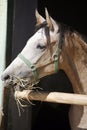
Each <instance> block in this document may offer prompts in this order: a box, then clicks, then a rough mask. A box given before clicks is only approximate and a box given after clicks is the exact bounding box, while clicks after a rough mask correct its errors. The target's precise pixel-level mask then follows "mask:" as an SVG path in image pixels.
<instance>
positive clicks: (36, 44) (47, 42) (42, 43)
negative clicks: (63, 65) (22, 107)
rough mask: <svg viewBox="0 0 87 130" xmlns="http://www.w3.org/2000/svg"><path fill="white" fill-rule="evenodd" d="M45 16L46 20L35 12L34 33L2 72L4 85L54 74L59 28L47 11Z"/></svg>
mask: <svg viewBox="0 0 87 130" xmlns="http://www.w3.org/2000/svg"><path fill="white" fill-rule="evenodd" d="M45 14H46V19H45V18H43V17H42V16H41V15H40V14H39V13H38V11H37V10H36V11H35V15H36V21H37V22H36V32H35V33H34V35H33V36H32V37H30V38H29V40H28V41H27V44H26V45H25V47H24V48H23V50H22V51H21V53H20V54H19V55H18V56H17V57H16V58H15V59H14V60H13V62H12V63H11V64H10V65H9V66H8V67H7V68H6V69H5V71H4V72H3V74H2V76H1V77H2V80H3V81H5V83H6V85H10V84H11V85H12V83H13V81H15V79H25V80H27V82H30V81H31V80H37V79H40V78H41V77H44V76H46V75H49V74H52V73H54V71H55V68H57V65H56V64H57V60H58V57H57V56H58V53H59V52H58V42H59V37H60V33H59V26H58V24H57V23H56V21H55V20H53V18H51V17H50V16H49V14H48V11H47V9H45ZM54 61H55V64H54Z"/></svg>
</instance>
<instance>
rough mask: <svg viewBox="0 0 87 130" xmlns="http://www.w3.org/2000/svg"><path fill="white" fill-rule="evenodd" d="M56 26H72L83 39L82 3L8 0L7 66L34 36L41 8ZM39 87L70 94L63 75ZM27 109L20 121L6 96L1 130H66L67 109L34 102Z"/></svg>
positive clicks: (85, 18)
mask: <svg viewBox="0 0 87 130" xmlns="http://www.w3.org/2000/svg"><path fill="white" fill-rule="evenodd" d="M45 7H47V9H48V11H49V14H50V15H51V16H52V18H54V19H55V20H56V21H58V22H62V23H65V24H67V25H69V26H72V27H73V28H74V29H75V30H77V31H79V32H80V33H82V34H85V35H87V15H86V13H87V8H86V7H87V4H86V0H84V1H79V2H78V1H77V3H76V1H74V0H73V1H65V0H58V1H54V0H8V29H7V58H6V59H7V65H9V64H10V62H11V61H12V60H13V59H14V58H15V57H16V56H17V54H18V53H19V52H20V51H21V50H22V48H23V47H24V46H25V44H26V42H27V40H28V39H29V37H30V36H32V35H33V33H34V28H35V14H34V11H35V9H36V8H38V11H39V13H40V14H41V15H42V16H44V17H45V15H44V8H45ZM40 87H42V88H43V89H44V91H47V90H50V91H63V92H67V93H68V92H73V90H72V85H71V83H70V81H69V79H68V78H67V76H66V75H65V73H64V72H62V71H59V72H58V73H57V74H54V75H52V76H49V77H48V76H47V77H45V78H43V79H41V82H40ZM35 104H36V105H34V106H31V105H29V106H28V108H26V109H25V111H24V112H22V111H21V117H19V115H18V109H17V105H16V103H15V100H14V99H13V97H12V96H11V94H10V96H9V102H8V103H7V109H6V111H5V115H6V116H5V122H4V124H5V130H37V129H38V130H44V129H45V130H51V129H52V130H53V129H54V130H58V129H59V130H70V126H69V119H68V112H69V107H70V105H65V104H54V103H41V102H35Z"/></svg>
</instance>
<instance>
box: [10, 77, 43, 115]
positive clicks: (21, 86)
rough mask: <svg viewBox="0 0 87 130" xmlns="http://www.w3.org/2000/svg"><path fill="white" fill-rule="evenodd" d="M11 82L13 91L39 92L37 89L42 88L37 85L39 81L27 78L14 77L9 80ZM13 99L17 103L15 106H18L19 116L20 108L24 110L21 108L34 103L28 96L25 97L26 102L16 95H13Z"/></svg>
mask: <svg viewBox="0 0 87 130" xmlns="http://www.w3.org/2000/svg"><path fill="white" fill-rule="evenodd" d="M11 83H12V89H13V91H14V92H15V91H23V90H30V91H37V92H39V89H40V90H42V88H40V87H38V83H39V81H37V82H34V81H32V80H31V81H29V80H26V79H23V78H19V77H15V78H14V79H12V80H11ZM15 101H16V104H17V107H18V112H19V116H20V115H21V113H20V109H22V110H23V111H24V109H23V108H24V107H27V106H28V105H29V104H30V105H35V104H33V102H32V101H30V100H29V99H28V98H27V101H28V102H26V101H25V100H23V99H20V98H17V97H15ZM23 102H24V103H23ZM27 103H28V104H27ZM26 104H27V105H26Z"/></svg>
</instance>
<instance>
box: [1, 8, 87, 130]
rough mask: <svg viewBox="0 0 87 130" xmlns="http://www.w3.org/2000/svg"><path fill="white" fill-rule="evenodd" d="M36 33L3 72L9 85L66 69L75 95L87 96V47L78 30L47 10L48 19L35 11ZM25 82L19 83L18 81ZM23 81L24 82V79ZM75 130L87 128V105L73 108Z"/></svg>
mask: <svg viewBox="0 0 87 130" xmlns="http://www.w3.org/2000/svg"><path fill="white" fill-rule="evenodd" d="M36 20H37V24H36V26H37V30H36V32H35V34H34V35H33V36H32V37H31V38H30V39H29V40H28V42H27V44H26V46H25V47H24V49H23V50H22V52H21V53H20V54H19V55H18V56H17V58H16V59H15V60H14V61H13V62H12V63H11V64H10V65H9V67H8V68H7V69H6V70H5V71H4V72H3V74H2V80H4V81H5V83H6V85H11V86H12V85H13V86H18V85H19V84H17V83H20V86H22V85H21V83H23V81H24V80H25V81H27V82H28V83H30V82H31V81H32V82H33V81H35V83H37V81H38V79H40V78H42V77H44V76H46V75H50V74H52V73H54V72H57V70H59V69H60V70H63V71H64V72H65V73H66V75H67V76H68V78H69V80H70V81H71V83H72V86H73V90H74V93H78V94H87V88H86V84H87V77H86V75H87V57H86V56H87V44H86V41H85V39H84V38H83V37H82V36H81V35H80V34H79V33H77V32H76V31H74V30H72V29H71V28H69V27H67V26H66V25H63V24H61V23H56V21H55V20H53V19H52V18H51V17H50V16H49V14H48V12H47V10H46V20H45V19H44V18H43V17H42V16H41V15H40V14H39V13H38V12H37V11H36ZM19 78H20V79H21V81H22V82H17V81H18V79H19ZM23 79H24V80H23ZM69 118H70V125H71V129H72V130H86V129H87V106H76V105H72V106H71V109H70V113H69Z"/></svg>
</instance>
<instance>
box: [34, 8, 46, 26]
mask: <svg viewBox="0 0 87 130" xmlns="http://www.w3.org/2000/svg"><path fill="white" fill-rule="evenodd" d="M35 16H36V25H39V24H41V23H43V22H44V21H45V19H44V18H43V17H42V16H41V15H40V14H39V13H38V11H37V9H36V10H35Z"/></svg>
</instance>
